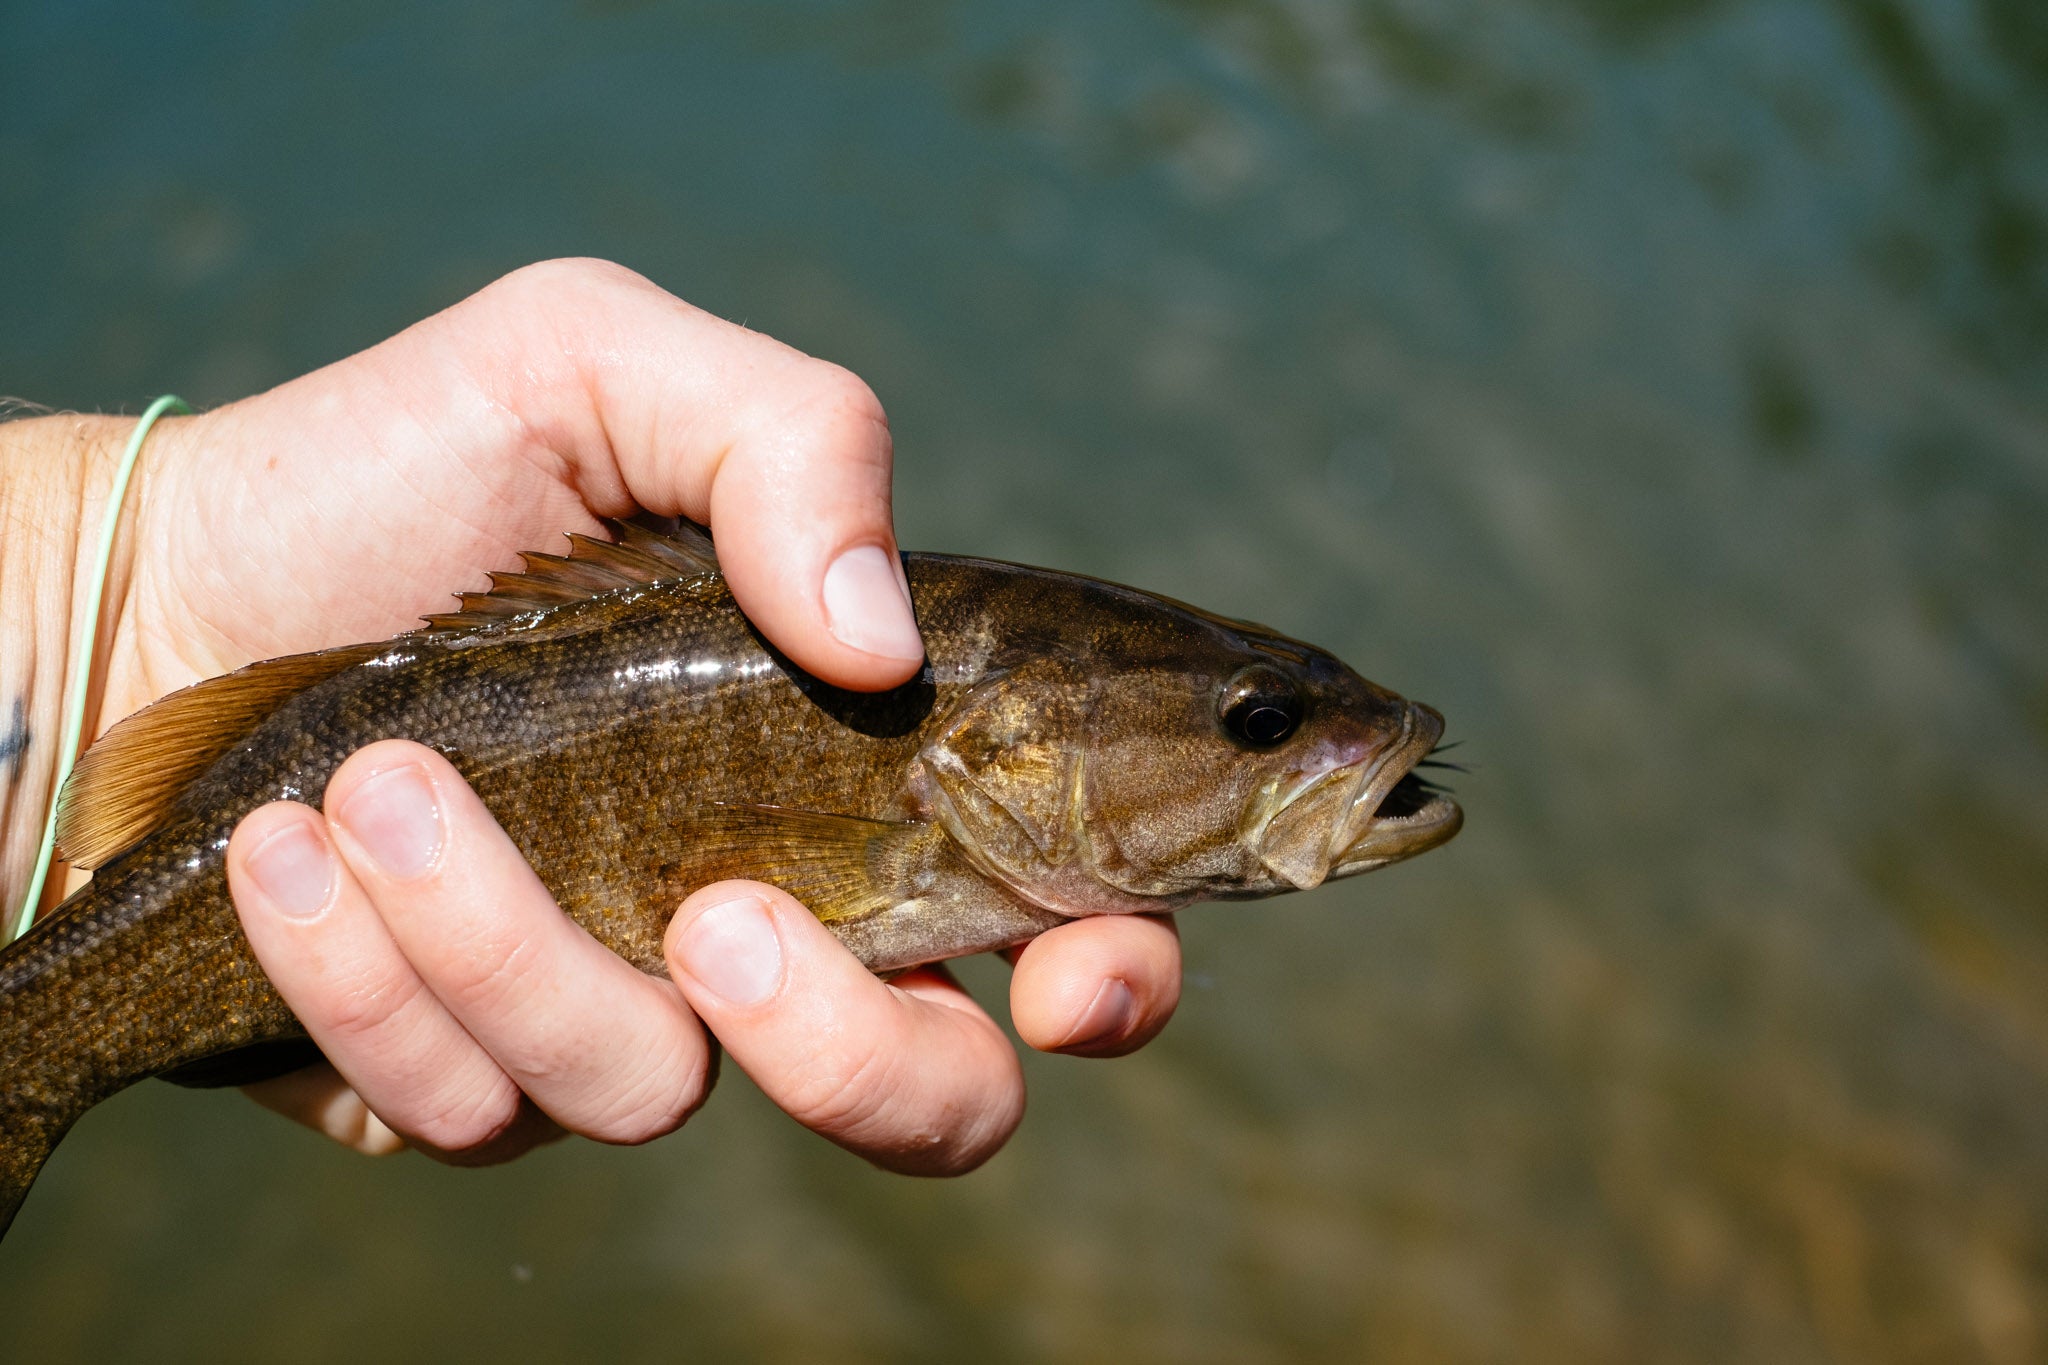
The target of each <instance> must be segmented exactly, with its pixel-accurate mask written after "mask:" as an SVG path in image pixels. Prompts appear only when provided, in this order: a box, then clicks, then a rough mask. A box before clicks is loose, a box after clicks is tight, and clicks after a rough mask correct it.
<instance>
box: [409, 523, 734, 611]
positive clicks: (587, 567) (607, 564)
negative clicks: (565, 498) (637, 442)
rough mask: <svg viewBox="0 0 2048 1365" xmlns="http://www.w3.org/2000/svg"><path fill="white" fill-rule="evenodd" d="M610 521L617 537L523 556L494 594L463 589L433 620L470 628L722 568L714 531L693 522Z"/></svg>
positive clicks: (580, 540)
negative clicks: (457, 605) (522, 566)
mask: <svg viewBox="0 0 2048 1365" xmlns="http://www.w3.org/2000/svg"><path fill="white" fill-rule="evenodd" d="M605 527H606V529H607V530H609V531H610V532H611V533H612V534H613V535H614V536H615V537H617V539H616V540H598V539H596V538H595V537H592V536H582V535H575V534H571V535H570V537H569V553H568V554H566V555H544V554H540V553H538V552H529V553H526V554H522V555H521V556H520V558H521V559H522V560H524V561H525V562H526V572H525V573H494V574H492V575H491V590H490V591H489V592H466V593H463V594H461V597H462V608H461V610H459V611H448V612H440V613H438V614H436V615H433V616H429V617H427V618H426V620H427V625H428V626H429V627H430V628H432V629H434V630H452V631H471V630H476V629H477V628H479V627H482V626H489V625H494V624H496V623H498V622H500V621H509V620H511V619H512V618H513V617H515V616H524V615H526V614H527V613H528V612H535V611H546V610H547V609H548V608H549V607H558V606H560V605H562V604H563V603H564V602H580V601H582V600H583V599H584V598H587V597H595V596H597V595H598V594H599V593H604V592H610V591H611V590H612V589H613V588H623V587H626V586H628V585H631V584H635V583H638V584H654V583H668V582H673V581H674V580H676V579H679V578H695V577H697V576H698V575H700V574H707V573H716V572H718V556H717V554H716V553H715V552H714V551H713V550H712V548H711V537H710V535H709V534H707V533H706V532H705V531H704V529H703V528H702V527H700V526H698V525H696V524H695V523H693V522H687V521H685V522H682V523H681V524H679V525H678V526H677V528H676V529H675V530H674V531H671V532H669V533H668V534H666V535H664V534H662V533H661V532H659V531H650V530H648V529H647V528H646V527H644V526H637V525H635V524H634V523H632V522H630V521H607V522H606V523H605Z"/></svg>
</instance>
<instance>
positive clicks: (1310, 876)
mask: <svg viewBox="0 0 2048 1365" xmlns="http://www.w3.org/2000/svg"><path fill="white" fill-rule="evenodd" d="M1443 732H1444V720H1443V717H1442V716H1441V715H1439V714H1438V713H1437V712H1436V711H1435V710H1433V709H1432V708H1430V707H1427V706H1424V705H1421V704H1420V703H1417V702H1410V703H1408V704H1407V707H1406V709H1405V710H1404V711H1403V712H1402V717H1401V730H1400V733H1399V734H1398V735H1397V736H1396V737H1395V739H1394V742H1393V743H1391V744H1388V745H1386V746H1384V747H1382V748H1381V749H1380V750H1379V751H1378V752H1377V753H1376V754H1374V755H1372V756H1370V757H1368V758H1365V759H1362V760H1360V761H1358V762H1356V763H1351V764H1347V765H1344V766H1342V767H1338V768H1334V769H1331V770H1330V771H1328V772H1325V773H1323V774H1322V775H1321V776H1319V777H1316V778H1313V779H1311V780H1309V781H1308V782H1305V783H1303V784H1301V785H1300V786H1299V787H1298V788H1297V789H1296V790H1295V792H1293V793H1292V794H1291V795H1290V796H1288V797H1287V798H1286V799H1285V800H1284V801H1283V802H1282V803H1280V804H1279V806H1278V809H1276V810H1274V811H1273V813H1272V815H1271V816H1270V818H1269V819H1267V820H1266V822H1265V828H1264V829H1263V830H1262V831H1261V837H1260V840H1259V862H1260V864H1261V866H1262V867H1264V868H1265V870H1266V871H1267V872H1268V873H1270V874H1271V875H1273V876H1274V877H1276V878H1278V879H1279V880H1280V881H1281V882H1283V883H1285V884H1286V885H1287V886H1289V887H1292V888H1293V889H1295V890H1298V891H1306V890H1309V889H1311V888H1313V887H1317V886H1320V885H1322V883H1323V882H1325V881H1327V880H1329V879H1330V878H1332V877H1348V876H1352V875H1354V874H1356V873H1360V872H1370V871H1372V870H1373V869H1375V868H1379V867H1385V866H1386V865H1387V864H1388V863H1392V862H1398V861H1400V860H1401V859H1403V858H1410V857H1413V856H1414V855H1415V854H1418V853H1421V852H1424V851H1426V850H1428V849H1432V848H1435V847H1436V846H1437V845H1439V844H1441V843H1444V842H1445V841H1447V840H1449V839H1450V838H1451V836H1452V835H1454V834H1456V833H1457V832H1458V828H1459V826H1460V825H1462V824H1463V823H1464V818H1465V817H1464V812H1463V811H1461V810H1460V809H1459V808H1458V805H1457V803H1456V802H1454V801H1452V800H1451V799H1450V798H1449V797H1446V796H1443V795H1441V794H1439V793H1434V792H1428V791H1425V790H1423V789H1422V788H1421V787H1420V785H1419V784H1417V783H1414V782H1413V781H1411V778H1410V774H1411V773H1412V772H1413V771H1414V768H1415V765H1416V763H1418V762H1419V761H1420V760H1422V759H1423V758H1425V757H1427V756H1428V754H1429V752H1430V751H1431V750H1432V749H1434V748H1435V747H1436V745H1437V741H1438V740H1440V739H1442V738H1443ZM1404 783H1407V784H1408V786H1407V787H1404V786H1403V784H1404ZM1411 789H1412V791H1411ZM1396 790H1401V791H1403V792H1404V798H1403V799H1400V800H1397V801H1394V802H1392V803H1390V802H1389V800H1388V798H1389V797H1390V796H1392V795H1393V793H1394V792H1395V791H1396ZM1383 807H1386V809H1383Z"/></svg>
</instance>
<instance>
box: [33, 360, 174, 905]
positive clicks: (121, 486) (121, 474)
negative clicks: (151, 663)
mask: <svg viewBox="0 0 2048 1365" xmlns="http://www.w3.org/2000/svg"><path fill="white" fill-rule="evenodd" d="M173 410H175V411H177V412H182V413H190V412H191V411H192V408H191V405H190V404H188V403H186V402H185V400H184V399H182V398H180V397H178V396H177V395H176V394H174V393H167V394H165V395H164V396H163V397H161V398H159V399H157V400H156V401H155V402H154V403H151V404H150V405H149V406H148V407H147V408H144V409H143V410H142V417H141V419H140V420H139V421H137V422H136V424H135V430H134V431H132V432H130V433H129V436H128V447H127V449H125V450H123V451H122V452H121V462H120V463H119V464H117V465H115V466H114V484H113V487H111V488H109V489H108V490H107V514H106V517H105V519H104V520H103V521H102V522H101V525H100V558H99V566H98V567H97V568H95V569H94V570H93V575H92V591H91V594H90V595H89V596H88V597H87V598H86V601H85V614H84V615H83V617H81V618H80V620H79V626H78V628H79V630H80V631H82V632H83V635H82V636H81V642H80V644H79V647H78V656H79V663H78V676H77V677H75V678H73V679H72V680H71V695H70V696H69V697H68V698H66V700H65V703H64V736H63V739H62V741H61V742H60V743H59V745H58V747H57V781H56V784H55V785H54V786H53V787H52V788H51V789H50V816H49V819H47V820H45V821H44V822H43V842H42V847H41V848H39V849H38V850H37V851H36V870H35V874H34V875H33V876H31V877H30V878H29V880H28V895H26V896H24V897H23V898H22V902H21V913H20V914H19V915H17V916H15V919H14V930H13V932H12V933H11V934H9V935H8V940H9V941H10V942H11V941H13V940H14V939H17V938H20V937H21V936H22V935H23V934H25V933H27V932H28V928H29V925H31V924H33V923H34V922H35V918H36V904H37V903H38V902H39V901H41V900H42V898H43V883H44V882H45V881H47V880H48V879H49V876H50V862H51V860H52V859H53V858H55V857H56V853H57V798H58V797H59V796H61V795H62V794H63V792H64V784H65V783H66V782H68V781H70V779H71V769H72V766H73V765H74V764H75V763H76V762H77V761H78V740H79V737H80V736H81V735H83V734H84V733H85V701H86V694H87V693H88V692H90V691H91V689H92V655H93V649H94V647H95V646H96V645H97V644H98V643H99V638H100V599H102V598H103V597H105V596H106V595H107V566H108V565H109V564H111V563H112V562H113V559H114V531H115V528H116V527H118V526H119V525H120V524H121V504H122V502H123V501H124V500H125V499H126V498H127V496H128V481H129V479H130V478H131V477H132V476H133V475H134V473H135V462H136V460H137V459H138V458H139V457H140V456H141V454H142V443H143V441H145V440H146V439H148V437H149V429H150V428H151V427H153V426H155V425H156V419H157V418H159V417H161V416H163V415H164V414H165V413H167V412H171V411H173Z"/></svg>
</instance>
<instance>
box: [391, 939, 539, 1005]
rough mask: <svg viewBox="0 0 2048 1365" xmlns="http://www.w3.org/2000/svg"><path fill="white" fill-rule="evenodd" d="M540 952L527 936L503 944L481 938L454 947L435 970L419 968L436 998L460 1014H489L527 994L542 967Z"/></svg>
mask: <svg viewBox="0 0 2048 1365" xmlns="http://www.w3.org/2000/svg"><path fill="white" fill-rule="evenodd" d="M538 951H539V949H538V946H537V945H536V944H535V943H534V941H533V940H532V939H531V938H528V937H525V936H523V935H522V936H519V937H515V938H510V939H507V940H503V941H500V940H496V939H493V938H489V937H483V936H478V937H475V938H471V939H469V940H468V941H465V942H459V943H455V944H452V945H451V950H450V951H449V952H448V953H447V954H446V955H445V956H442V957H440V958H439V959H438V960H437V961H436V962H434V963H433V964H431V967H429V966H427V965H423V964H415V965H416V966H418V968H419V970H420V974H421V975H422V976H430V977H431V980H432V983H433V989H434V994H435V995H437V996H439V997H440V998H441V999H442V1001H443V1002H445V1003H446V1004H447V1005H448V1007H449V1008H450V1009H451V1010H453V1011H454V1012H455V1013H456V1014H458V1015H461V1014H467V1013H472V1012H474V1013H481V1014H488V1013H492V1012H495V1011H498V1010H501V1009H502V1008H504V1007H506V1006H509V1005H512V1004H515V1003H516V1002H517V1001H518V999H519V997H520V996H521V995H522V994H523V993H524V992H525V991H526V990H527V988H528V987H529V986H530V983H531V980H532V978H533V976H534V974H535V973H534V970H533V968H534V967H535V966H537V965H539V964H537V963H536V962H535V958H536V954H537V953H538ZM543 970H544V968H543Z"/></svg>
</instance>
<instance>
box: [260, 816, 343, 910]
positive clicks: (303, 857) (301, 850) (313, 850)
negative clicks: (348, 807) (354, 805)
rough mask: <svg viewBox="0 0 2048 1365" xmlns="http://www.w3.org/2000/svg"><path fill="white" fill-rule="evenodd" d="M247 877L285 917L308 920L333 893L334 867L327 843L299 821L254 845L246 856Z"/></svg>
mask: <svg viewBox="0 0 2048 1365" xmlns="http://www.w3.org/2000/svg"><path fill="white" fill-rule="evenodd" d="M247 866H248V868H249V876H250V877H251V878H252V879H253V880H254V881H255V883H256V887H257V889H258V890H260V891H261V892H262V893H263V894H264V895H265V896H267V897H269V898H270V903H271V904H272V905H274V906H276V907H277V908H278V909H279V910H281V911H283V912H284V913H285V914H287V915H291V916H293V917H295V918H298V919H307V918H310V917H311V916H313V915H316V914H318V913H319V912H320V907H321V906H323V905H325V904H327V893H328V892H330V891H332V890H333V889H334V865H333V861H332V860H331V859H330V858H329V857H328V856H327V841H326V840H325V839H322V838H321V837H320V836H319V835H318V834H315V833H314V832H313V830H312V829H311V828H310V827H309V826H307V825H306V824H304V823H303V822H301V821H294V822H292V823H291V824H289V825H286V826H285V827H284V828H283V829H281V830H278V831H277V832H276V833H275V834H273V835H271V836H270V837H269V838H268V839H265V840H264V841H263V842H262V843H260V844H258V845H256V847H255V849H254V850H252V851H251V852H250V854H249V860H248V864H247Z"/></svg>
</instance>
